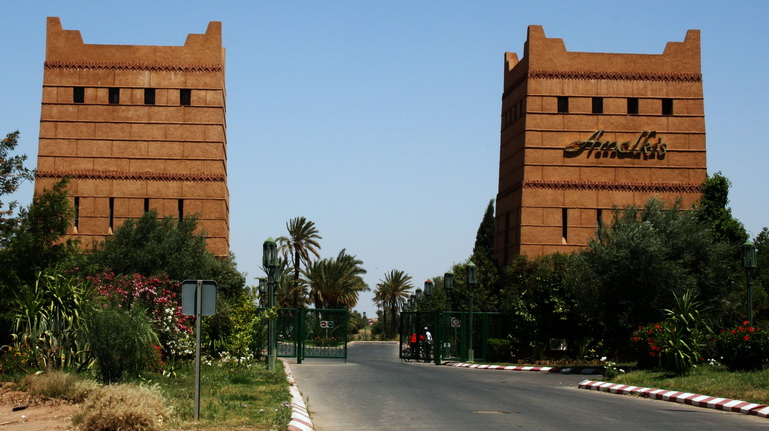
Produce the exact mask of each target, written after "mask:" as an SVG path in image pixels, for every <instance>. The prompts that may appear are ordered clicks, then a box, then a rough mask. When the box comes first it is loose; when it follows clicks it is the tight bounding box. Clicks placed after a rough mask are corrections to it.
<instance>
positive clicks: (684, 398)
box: [578, 380, 769, 418]
mask: <svg viewBox="0 0 769 431" xmlns="http://www.w3.org/2000/svg"><path fill="white" fill-rule="evenodd" d="M578 387H579V389H589V390H594V391H601V392H610V393H612V394H620V395H628V394H635V395H640V396H642V397H646V398H650V399H653V400H663V401H670V402H677V403H681V404H689V405H692V406H696V407H703V408H709V409H716V410H724V411H728V412H739V413H742V414H745V415H754V416H760V417H762V418H766V417H769V406H766V405H763V404H755V403H749V402H747V401H740V400H730V399H727V398H717V397H711V396H707V395H698V394H691V393H688V392H678V391H669V390H666V389H654V388H642V387H639V386H628V385H620V384H615V383H606V382H598V381H591V380H584V381H582V382H581V383H580V384H579V386H578Z"/></svg>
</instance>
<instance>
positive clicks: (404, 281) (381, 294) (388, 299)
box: [374, 269, 414, 336]
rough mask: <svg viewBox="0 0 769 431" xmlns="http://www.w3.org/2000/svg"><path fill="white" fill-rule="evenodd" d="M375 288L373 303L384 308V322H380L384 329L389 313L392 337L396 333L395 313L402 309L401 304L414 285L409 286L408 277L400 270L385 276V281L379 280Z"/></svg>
mask: <svg viewBox="0 0 769 431" xmlns="http://www.w3.org/2000/svg"><path fill="white" fill-rule="evenodd" d="M376 287H377V290H376V293H375V295H374V301H375V302H377V303H381V304H382V306H383V308H384V312H383V313H382V316H383V317H384V322H382V325H383V326H384V327H385V328H387V311H388V310H389V311H390V317H391V319H390V320H391V323H390V325H391V326H392V329H391V332H390V335H391V336H392V335H394V334H395V332H396V330H395V316H396V313H397V312H398V310H399V309H400V308H401V307H403V304H404V303H405V302H406V298H408V296H409V294H410V293H411V292H410V291H409V290H410V289H412V288H413V287H414V285H412V284H411V276H410V275H408V274H406V273H405V272H403V271H401V270H397V269H393V270H391V271H390V272H388V273H387V274H385V279H384V280H380V282H379V283H378V284H377V285H376Z"/></svg>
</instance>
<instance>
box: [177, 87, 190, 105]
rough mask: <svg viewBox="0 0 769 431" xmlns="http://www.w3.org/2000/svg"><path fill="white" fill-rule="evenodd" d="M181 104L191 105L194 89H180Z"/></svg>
mask: <svg viewBox="0 0 769 431" xmlns="http://www.w3.org/2000/svg"><path fill="white" fill-rule="evenodd" d="M179 104H180V105H182V106H190V105H191V104H192V90H190V89H189V88H182V89H181V90H179Z"/></svg>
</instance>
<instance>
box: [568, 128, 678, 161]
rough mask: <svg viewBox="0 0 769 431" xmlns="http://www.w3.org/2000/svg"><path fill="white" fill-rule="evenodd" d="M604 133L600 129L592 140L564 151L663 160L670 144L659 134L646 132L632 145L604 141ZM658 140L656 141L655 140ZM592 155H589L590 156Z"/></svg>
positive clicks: (591, 137) (569, 146) (626, 142)
mask: <svg viewBox="0 0 769 431" xmlns="http://www.w3.org/2000/svg"><path fill="white" fill-rule="evenodd" d="M603 134H604V131H603V130H601V129H599V130H596V131H595V132H593V134H592V135H590V138H588V139H587V140H584V141H574V142H572V143H571V144H569V145H567V146H566V147H564V149H563V151H564V152H566V153H576V154H579V153H581V152H582V151H585V150H587V151H590V152H591V153H592V152H593V151H596V156H598V154H602V153H604V152H613V153H616V154H617V156H619V157H622V156H632V155H634V154H643V155H645V156H649V155H651V156H654V155H656V156H657V157H658V158H662V157H664V156H665V153H667V151H668V144H667V143H666V142H663V141H662V138H658V137H657V132H656V131H654V130H652V131H647V130H644V131H643V132H641V133H640V134H639V135H638V137H637V138H636V140H635V142H633V143H632V144H631V143H630V141H625V142H619V141H608V140H607V141H602V140H601V136H603ZM655 138H656V140H655ZM589 155H590V153H588V156H589Z"/></svg>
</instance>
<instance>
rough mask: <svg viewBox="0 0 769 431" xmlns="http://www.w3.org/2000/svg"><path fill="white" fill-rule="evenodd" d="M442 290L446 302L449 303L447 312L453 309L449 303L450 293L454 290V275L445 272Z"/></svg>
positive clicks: (450, 302)
mask: <svg viewBox="0 0 769 431" xmlns="http://www.w3.org/2000/svg"><path fill="white" fill-rule="evenodd" d="M443 289H444V290H445V291H446V301H447V302H448V303H449V311H451V310H452V309H453V308H454V306H453V305H454V304H452V301H451V298H450V296H451V292H452V291H453V290H454V273H453V272H447V273H445V274H443Z"/></svg>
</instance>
